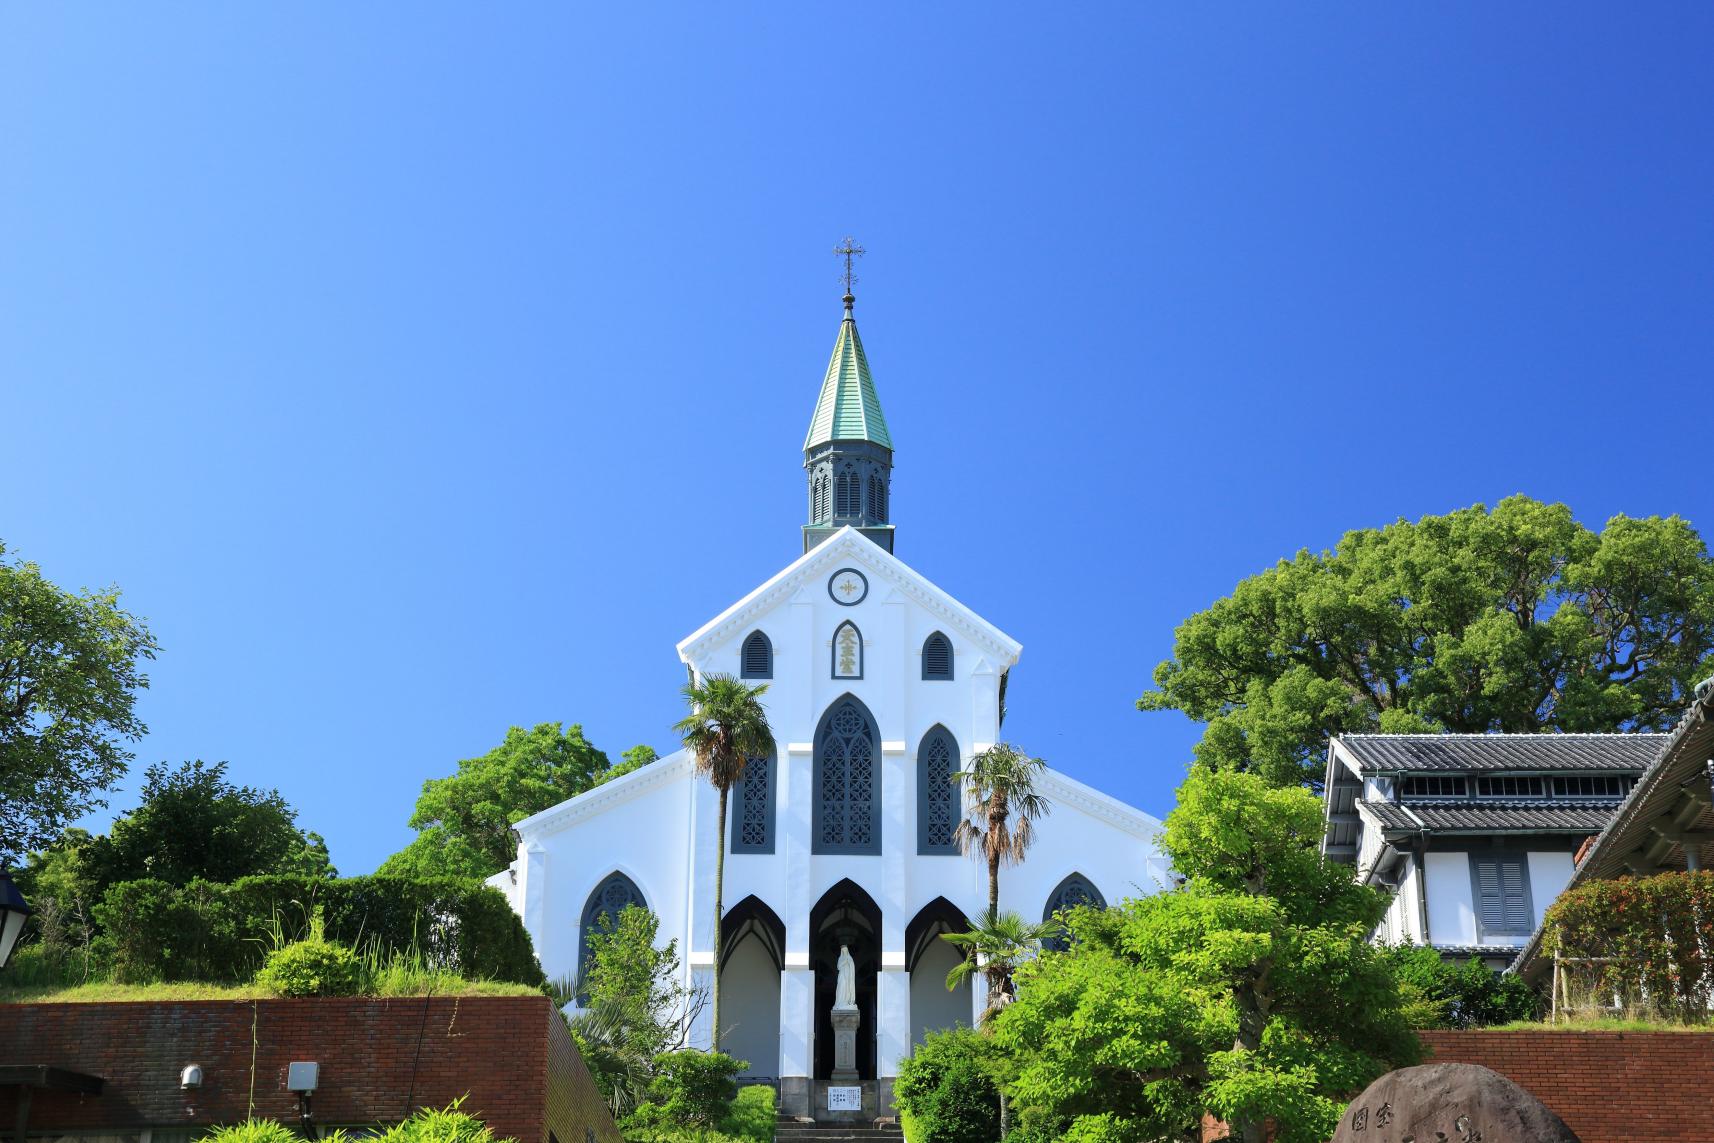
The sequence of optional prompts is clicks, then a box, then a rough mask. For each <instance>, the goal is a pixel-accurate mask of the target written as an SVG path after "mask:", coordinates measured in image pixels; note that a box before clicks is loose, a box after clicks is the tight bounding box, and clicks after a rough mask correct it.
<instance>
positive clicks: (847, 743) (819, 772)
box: [810, 695, 881, 854]
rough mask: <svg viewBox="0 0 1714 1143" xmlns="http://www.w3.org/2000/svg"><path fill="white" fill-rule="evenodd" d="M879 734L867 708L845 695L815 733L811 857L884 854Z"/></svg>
mask: <svg viewBox="0 0 1714 1143" xmlns="http://www.w3.org/2000/svg"><path fill="white" fill-rule="evenodd" d="M880 753H881V752H880V735H879V734H877V733H876V731H875V720H874V719H873V718H871V717H870V716H869V711H868V709H867V708H866V707H865V706H864V705H863V704H862V703H860V702H858V701H857V700H856V699H855V698H853V697H852V696H850V695H846V696H845V697H844V698H842V699H840V700H839V701H838V702H836V703H834V704H833V706H832V707H830V708H829V709H828V711H827V713H826V714H825V715H824V716H822V719H821V726H820V727H819V728H818V729H817V730H816V732H815V763H814V781H815V789H814V795H815V815H814V821H813V822H812V823H811V827H812V830H813V833H812V836H811V846H810V851H811V852H812V853H849V854H878V853H880V852H881V759H880Z"/></svg>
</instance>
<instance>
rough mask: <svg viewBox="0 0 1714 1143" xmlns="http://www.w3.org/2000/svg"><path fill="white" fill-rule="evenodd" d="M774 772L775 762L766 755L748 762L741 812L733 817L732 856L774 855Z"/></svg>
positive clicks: (740, 791)
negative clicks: (740, 854) (750, 854)
mask: <svg viewBox="0 0 1714 1143" xmlns="http://www.w3.org/2000/svg"><path fill="white" fill-rule="evenodd" d="M774 771H775V767H774V760H773V759H772V758H769V757H767V756H766V755H757V756H756V757H754V758H748V759H746V760H745V762H744V775H743V777H741V778H739V779H738V812H737V813H736V814H734V815H733V817H732V825H731V830H732V852H733V853H772V852H774V776H775V775H774Z"/></svg>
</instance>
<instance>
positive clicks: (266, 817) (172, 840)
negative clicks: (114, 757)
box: [48, 761, 336, 899]
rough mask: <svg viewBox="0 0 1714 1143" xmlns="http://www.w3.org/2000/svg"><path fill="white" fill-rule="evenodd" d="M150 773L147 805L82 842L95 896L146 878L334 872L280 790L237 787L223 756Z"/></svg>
mask: <svg viewBox="0 0 1714 1143" xmlns="http://www.w3.org/2000/svg"><path fill="white" fill-rule="evenodd" d="M145 774H146V777H145V779H144V782H143V797H142V802H141V804H139V805H138V806H137V808H136V809H134V810H128V811H127V812H125V813H123V814H121V815H119V817H118V818H117V819H116V820H115V821H114V823H113V828H112V830H110V831H109V832H108V833H107V834H106V835H105V836H100V837H92V838H89V839H88V840H87V841H86V842H84V843H83V845H82V846H81V853H79V854H78V860H77V862H76V863H75V867H76V869H77V870H78V872H79V875H80V876H81V877H82V878H84V879H85V880H86V883H87V885H88V892H89V895H90V898H91V899H95V898H98V897H99V896H100V894H101V893H102V892H103V891H105V890H106V888H107V887H108V886H110V885H115V884H118V883H119V882H121V881H138V880H142V879H144V878H154V879H155V880H158V881H165V882H167V883H168V884H171V885H183V884H185V883H186V882H188V881H191V880H193V879H196V878H201V879H202V880H204V881H219V882H227V881H236V880H238V879H239V878H240V877H249V876H251V875H252V874H257V873H302V874H308V875H309V876H312V877H333V876H336V873H335V870H334V868H333V865H332V863H331V862H329V860H328V856H327V844H326V842H324V841H323V840H322V838H321V836H320V835H319V834H316V833H313V832H309V831H305V830H302V829H300V828H298V812H297V810H296V809H295V808H293V807H292V805H291V804H290V803H289V802H287V801H286V800H285V798H283V797H281V796H280V792H279V791H278V790H263V789H258V788H257V787H255V786H237V785H234V784H233V783H231V782H229V781H228V780H227V778H226V763H225V762H216V763H214V764H212V765H210V764H208V763H205V762H201V761H195V762H185V763H182V764H181V765H179V766H176V767H169V766H168V765H167V764H166V763H164V762H160V763H156V764H155V765H153V766H150V767H149V769H148V770H147V771H146V772H145ZM55 864H57V863H54V862H50V863H49V866H48V868H49V869H50V870H51V869H52V868H53V866H54V865H55Z"/></svg>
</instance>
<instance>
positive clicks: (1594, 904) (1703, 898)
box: [1543, 872, 1714, 1021]
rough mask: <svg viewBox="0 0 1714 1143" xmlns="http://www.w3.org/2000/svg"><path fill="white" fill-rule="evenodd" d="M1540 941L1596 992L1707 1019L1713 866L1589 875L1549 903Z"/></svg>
mask: <svg viewBox="0 0 1714 1143" xmlns="http://www.w3.org/2000/svg"><path fill="white" fill-rule="evenodd" d="M1545 925H1546V932H1545V934H1544V937H1545V940H1544V942H1543V947H1544V948H1545V949H1546V950H1547V951H1549V952H1553V951H1556V950H1557V951H1558V952H1559V954H1560V955H1561V956H1562V957H1574V958H1575V957H1591V958H1601V959H1602V960H1603V961H1604V963H1599V964H1571V965H1566V966H1564V967H1565V969H1566V971H1568V972H1569V973H1570V974H1571V977H1572V979H1574V980H1576V981H1578V982H1579V983H1581V984H1582V985H1584V986H1586V987H1588V988H1590V989H1591V990H1592V992H1593V993H1594V994H1596V995H1598V996H1600V997H1602V998H1608V997H1611V998H1614V999H1617V1000H1618V1001H1619V1002H1620V1003H1622V1004H1623V1005H1624V1006H1626V1007H1633V1008H1646V1009H1650V1010H1652V1011H1654V1012H1656V1013H1658V1014H1660V1015H1663V1016H1670V1017H1674V1018H1677V1019H1681V1020H1687V1021H1689V1020H1701V1019H1706V1018H1707V1011H1708V1006H1709V1003H1710V1001H1711V1000H1714V963H1711V962H1710V955H1711V953H1714V872H1698V873H1662V874H1660V875H1658V876H1655V877H1645V878H1642V879H1640V880H1639V879H1637V878H1632V877H1621V878H1619V879H1617V880H1615V881H1591V882H1589V883H1588V884H1586V885H1579V886H1578V887H1577V888H1575V889H1570V890H1567V891H1566V892H1565V893H1562V894H1560V897H1559V900H1557V901H1555V902H1554V903H1553V906H1552V907H1551V908H1550V909H1548V911H1547V917H1546V920H1545Z"/></svg>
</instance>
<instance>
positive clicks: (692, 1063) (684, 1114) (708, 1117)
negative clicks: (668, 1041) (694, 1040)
mask: <svg viewBox="0 0 1714 1143" xmlns="http://www.w3.org/2000/svg"><path fill="white" fill-rule="evenodd" d="M749 1066H750V1065H749V1064H748V1063H747V1062H746V1061H744V1060H735V1059H733V1058H732V1057H731V1056H729V1055H727V1054H726V1053H725V1052H700V1051H697V1050H696V1049H694V1048H686V1049H683V1050H681V1051H677V1052H662V1053H661V1054H660V1055H658V1056H656V1057H655V1078H654V1080H653V1082H651V1083H650V1084H649V1100H650V1102H652V1103H655V1104H658V1105H660V1108H661V1112H662V1114H663V1115H665V1117H666V1120H667V1122H669V1123H671V1124H673V1125H675V1126H680V1127H712V1126H714V1124H715V1123H716V1122H717V1121H719V1120H720V1119H721V1118H723V1117H724V1116H725V1115H726V1113H727V1110H728V1109H729V1108H730V1107H731V1106H732V1102H733V1100H734V1098H735V1097H736V1096H737V1094H738V1082H737V1078H736V1077H737V1075H738V1073H739V1072H741V1071H743V1070H744V1069H745V1068H747V1067H749Z"/></svg>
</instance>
